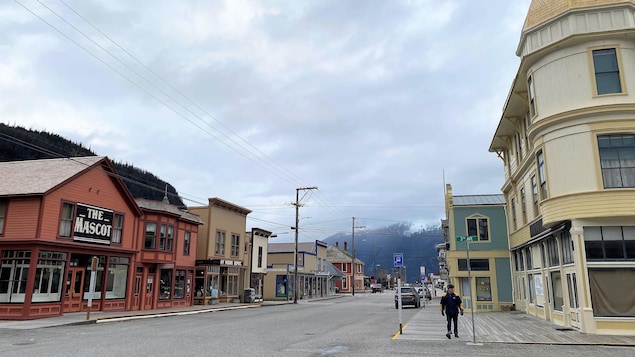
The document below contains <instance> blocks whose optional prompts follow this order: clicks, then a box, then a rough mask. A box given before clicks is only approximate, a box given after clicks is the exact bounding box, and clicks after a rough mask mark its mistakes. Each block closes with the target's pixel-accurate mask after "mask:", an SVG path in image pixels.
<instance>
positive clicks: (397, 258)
mask: <svg viewBox="0 0 635 357" xmlns="http://www.w3.org/2000/svg"><path fill="white" fill-rule="evenodd" d="M392 259H393V262H394V263H395V268H400V267H402V266H403V253H394V254H393V255H392Z"/></svg>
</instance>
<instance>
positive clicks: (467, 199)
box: [452, 194, 505, 206]
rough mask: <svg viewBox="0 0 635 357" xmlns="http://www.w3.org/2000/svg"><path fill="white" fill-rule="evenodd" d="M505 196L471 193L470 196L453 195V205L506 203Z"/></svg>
mask: <svg viewBox="0 0 635 357" xmlns="http://www.w3.org/2000/svg"><path fill="white" fill-rule="evenodd" d="M504 204H505V196H503V195H501V194H496V195H469V196H452V205H453V206H486V205H504Z"/></svg>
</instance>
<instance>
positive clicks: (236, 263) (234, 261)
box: [220, 259, 243, 266]
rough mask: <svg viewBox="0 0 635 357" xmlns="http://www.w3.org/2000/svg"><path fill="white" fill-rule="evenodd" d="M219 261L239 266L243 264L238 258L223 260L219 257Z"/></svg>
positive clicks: (222, 263) (223, 263)
mask: <svg viewBox="0 0 635 357" xmlns="http://www.w3.org/2000/svg"><path fill="white" fill-rule="evenodd" d="M220 263H221V265H239V266H242V265H243V262H242V261H240V260H224V259H221V261H220Z"/></svg>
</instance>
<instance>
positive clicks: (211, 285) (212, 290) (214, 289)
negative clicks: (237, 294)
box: [207, 267, 220, 298]
mask: <svg viewBox="0 0 635 357" xmlns="http://www.w3.org/2000/svg"><path fill="white" fill-rule="evenodd" d="M216 268H218V267H216ZM207 296H211V297H213V298H218V297H219V296H220V295H219V291H218V274H214V275H208V276H207Z"/></svg>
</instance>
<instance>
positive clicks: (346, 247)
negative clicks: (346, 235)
mask: <svg viewBox="0 0 635 357" xmlns="http://www.w3.org/2000/svg"><path fill="white" fill-rule="evenodd" d="M344 250H345V251H347V252H348V242H347V241H344Z"/></svg>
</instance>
